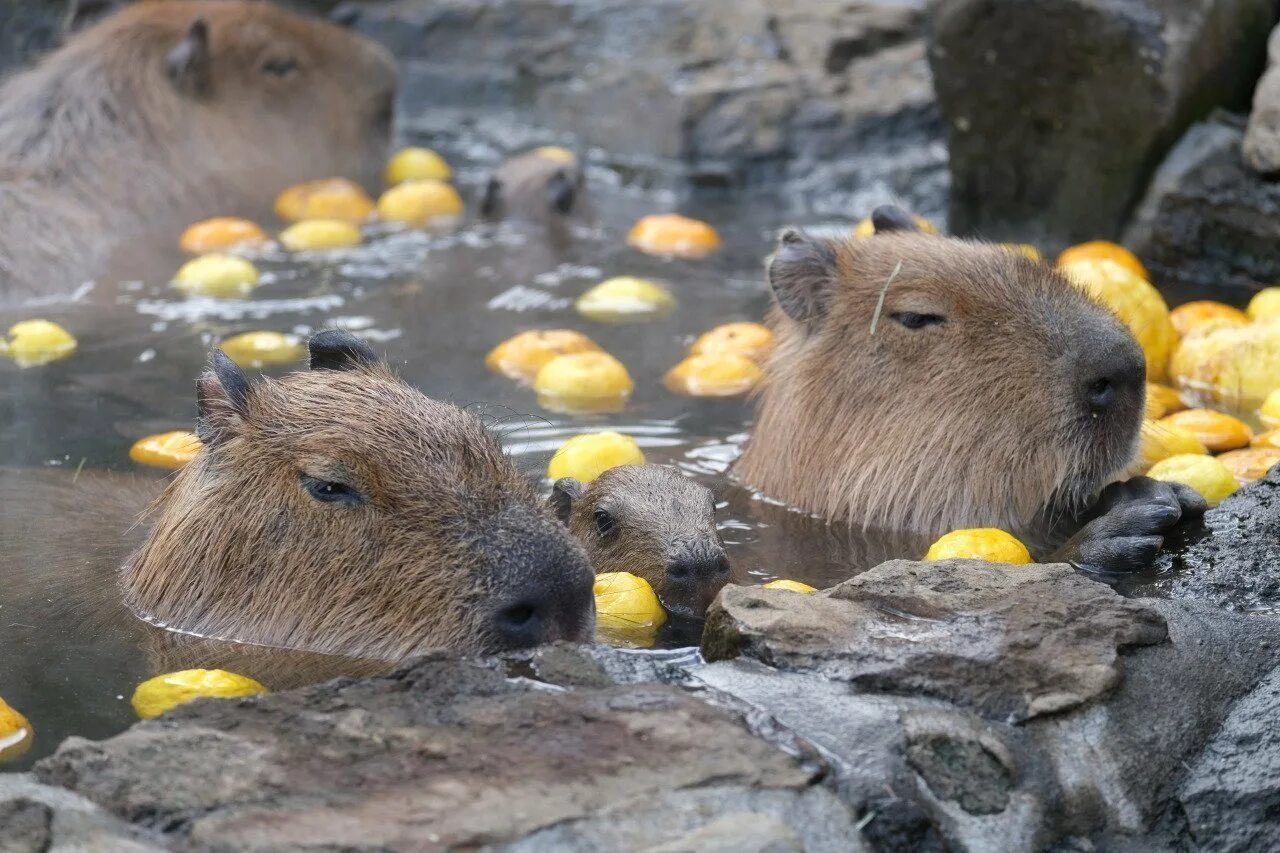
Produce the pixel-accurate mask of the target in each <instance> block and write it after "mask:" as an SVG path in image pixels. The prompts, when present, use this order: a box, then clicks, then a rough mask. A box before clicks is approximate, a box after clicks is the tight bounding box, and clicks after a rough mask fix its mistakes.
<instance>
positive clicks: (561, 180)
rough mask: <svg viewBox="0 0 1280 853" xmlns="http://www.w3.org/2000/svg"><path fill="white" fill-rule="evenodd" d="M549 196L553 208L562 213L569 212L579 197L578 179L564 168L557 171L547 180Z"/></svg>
mask: <svg viewBox="0 0 1280 853" xmlns="http://www.w3.org/2000/svg"><path fill="white" fill-rule="evenodd" d="M547 197H548V200H549V202H550V204H551V209H552V210H554V211H555V212H556V213H559V214H561V215H565V214H568V213H569V211H571V210H573V203H574V202H575V201H576V200H577V198H578V181H577V179H576V178H574V177H573V176H572V175H569V174H566V173H565V171H564V170H563V169H561V170H559V171H557V172H555V173H554V174H553V175H552V176H551V178H550V179H549V180H548V181H547Z"/></svg>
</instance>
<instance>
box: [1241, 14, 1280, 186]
mask: <svg viewBox="0 0 1280 853" xmlns="http://www.w3.org/2000/svg"><path fill="white" fill-rule="evenodd" d="M1242 151H1243V153H1244V161H1245V162H1246V163H1248V164H1249V166H1250V168H1252V169H1253V170H1254V171H1256V172H1261V173H1262V174H1264V175H1275V174H1276V173H1278V172H1280V27H1277V28H1276V29H1274V30H1272V31H1271V38H1270V39H1268V40H1267V71H1266V73H1265V74H1263V75H1262V79H1261V80H1259V81H1258V88H1257V89H1255V90H1254V92H1253V111H1252V112H1251V113H1250V114H1249V126H1248V127H1247V128H1246V130H1245V134H1244V143H1243V145H1242Z"/></svg>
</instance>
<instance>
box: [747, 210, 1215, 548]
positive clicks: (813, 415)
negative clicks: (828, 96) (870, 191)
mask: <svg viewBox="0 0 1280 853" xmlns="http://www.w3.org/2000/svg"><path fill="white" fill-rule="evenodd" d="M873 221H874V222H875V225H876V234H875V235H874V236H872V237H870V238H867V239H862V240H856V239H855V240H830V239H816V238H812V237H809V236H807V235H805V234H804V233H802V232H800V231H797V230H794V229H792V230H788V231H786V232H785V233H784V234H783V236H782V238H781V241H780V243H779V245H778V248H777V251H776V253H775V254H774V255H773V257H772V259H771V260H770V262H769V265H768V278H769V284H770V286H771V288H772V291H773V297H774V303H775V304H774V307H773V309H772V311H771V312H770V315H769V323H770V325H771V327H772V328H773V331H774V334H775V336H776V342H777V344H776V346H775V348H774V350H773V353H772V355H771V356H770V358H769V360H768V363H767V365H766V375H765V380H764V383H763V385H762V388H761V390H760V393H759V406H758V414H757V418H756V423H755V426H754V428H753V430H752V433H751V437H750V439H749V441H748V443H747V446H746V449H745V451H744V453H743V455H742V458H741V459H740V460H739V461H738V463H737V464H736V466H735V468H734V473H735V475H736V476H737V477H738V478H739V479H741V480H743V481H745V482H746V483H747V484H749V485H751V486H754V487H756V488H758V489H760V490H761V491H762V492H764V493H765V494H767V495H770V496H772V497H774V498H778V499H780V500H783V501H785V502H787V503H789V504H791V505H792V506H794V507H797V508H799V509H802V510H805V511H807V512H811V513H814V514H816V515H819V516H822V517H824V518H826V519H828V520H830V521H833V522H838V523H843V524H848V525H851V526H854V527H861V528H864V529H879V530H890V531H892V530H901V531H910V532H912V533H917V534H922V535H925V536H929V537H936V536H939V535H941V534H943V533H945V532H947V531H949V530H953V529H957V528H966V527H988V526H989V527H1002V528H1004V529H1006V530H1009V531H1010V532H1013V533H1015V534H1016V535H1019V536H1021V537H1023V538H1024V539H1026V540H1027V541H1028V542H1029V543H1031V544H1033V545H1035V546H1037V547H1038V548H1039V549H1040V551H1041V553H1042V554H1044V553H1047V552H1050V551H1052V550H1053V548H1054V547H1055V546H1057V545H1059V544H1060V543H1061V542H1062V540H1063V539H1065V538H1066V537H1067V536H1070V535H1071V534H1073V533H1077V535H1076V536H1075V537H1074V538H1073V539H1072V540H1071V543H1070V548H1069V549H1068V550H1067V551H1059V552H1057V553H1055V554H1053V556H1054V557H1055V558H1058V559H1069V560H1072V561H1076V562H1078V563H1080V564H1081V565H1083V566H1085V567H1087V568H1092V569H1097V570H1104V571H1118V570H1126V569H1132V568H1136V567H1138V566H1142V565H1145V564H1146V563H1148V562H1149V561H1150V559H1151V558H1152V557H1153V556H1154V554H1155V552H1156V551H1157V550H1158V548H1159V546H1160V544H1161V534H1162V533H1163V532H1164V531H1165V530H1167V529H1168V528H1169V527H1171V526H1172V525H1173V524H1174V523H1176V522H1177V521H1178V520H1179V518H1180V516H1182V515H1183V514H1184V513H1188V512H1191V513H1194V512H1200V511H1203V508H1204V504H1203V501H1201V500H1200V499H1199V497H1198V496H1196V495H1195V494H1194V493H1192V492H1191V491H1190V490H1189V489H1186V488H1184V487H1178V486H1171V485H1168V484H1164V483H1156V482H1154V481H1152V480H1148V479H1145V478H1135V479H1134V480H1132V481H1130V482H1129V483H1128V484H1127V485H1124V486H1115V487H1112V488H1111V489H1110V491H1109V492H1108V493H1107V495H1106V498H1105V500H1104V501H1102V502H1101V504H1100V506H1101V507H1103V508H1105V509H1106V510H1107V511H1106V512H1105V513H1103V514H1102V516H1101V517H1098V518H1096V519H1094V520H1092V521H1090V518H1091V516H1090V514H1089V509H1090V507H1091V506H1093V505H1094V503H1095V500H1096V499H1097V498H1098V495H1099V492H1100V490H1102V489H1103V487H1104V486H1105V485H1106V484H1107V483H1108V481H1110V480H1112V479H1113V478H1115V477H1116V476H1117V475H1118V474H1119V473H1120V472H1123V471H1124V470H1125V468H1126V467H1127V466H1128V465H1129V464H1130V463H1131V461H1132V460H1133V458H1134V455H1135V453H1136V451H1137V442H1138V428H1139V425H1140V423H1141V419H1142V414H1143V400H1144V395H1145V389H1146V386H1145V362H1144V358H1143V353H1142V350H1141V349H1140V348H1139V346H1138V344H1137V342H1136V341H1135V340H1134V338H1133V336H1132V334H1130V333H1129V331H1128V330H1127V329H1126V328H1125V327H1124V325H1123V324H1122V323H1120V321H1119V320H1118V319H1117V318H1116V317H1115V316H1113V315H1112V314H1111V312H1110V311H1108V310H1107V309H1106V308H1104V307H1102V306H1101V305H1099V304H1098V303H1096V302H1094V301H1093V300H1092V299H1090V298H1089V297H1088V296H1086V295H1085V294H1084V293H1083V292H1082V291H1081V290H1080V289H1078V288H1077V287H1075V286H1074V285H1072V284H1071V283H1070V282H1068V281H1067V280H1066V279H1065V278H1064V277H1063V276H1062V275H1060V274H1059V273H1058V272H1056V271H1055V270H1053V269H1052V268H1050V267H1048V266H1046V265H1044V264H1040V263H1036V262H1034V261H1031V260H1029V259H1028V258H1026V257H1024V256H1022V255H1021V254H1018V253H1016V252H1011V251H1007V250H1005V249H1003V248H1001V247H999V246H995V245H990V244H982V243H975V242H968V241H962V240H956V239H949V238H944V237H936V236H930V235H926V234H922V233H919V232H918V231H917V230H916V226H915V225H914V224H913V223H912V220H911V218H910V217H909V216H907V215H906V214H905V213H903V212H902V211H900V210H898V209H896V208H880V209H878V210H877V211H876V213H875V215H874V216H873ZM1085 522H1088V523H1087V524H1085ZM1082 524H1084V525H1085V526H1084V527H1083V530H1079V528H1080V527H1081V525H1082ZM1077 531H1078V532H1077Z"/></svg>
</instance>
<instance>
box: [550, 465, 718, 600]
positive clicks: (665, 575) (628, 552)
mask: <svg viewBox="0 0 1280 853" xmlns="http://www.w3.org/2000/svg"><path fill="white" fill-rule="evenodd" d="M549 503H550V505H551V506H552V508H553V509H554V510H555V512H556V515H557V516H559V518H560V520H561V521H563V522H564V523H565V524H566V525H567V526H568V527H569V530H570V531H571V532H572V533H573V535H574V536H576V537H577V538H578V541H580V542H581V543H582V544H583V546H584V547H585V548H586V550H587V556H588V557H589V558H590V560H591V566H592V568H593V569H595V571H596V572H597V573H604V572H630V573H632V574H634V575H639V576H640V577H642V578H644V579H645V580H646V581H648V582H649V585H650V586H652V587H653V589H654V592H656V593H657V595H658V600H659V601H661V602H662V604H663V606H664V607H666V608H667V609H668V610H670V611H672V612H674V613H679V614H684V615H690V616H702V614H703V613H705V612H706V609H707V606H708V605H709V604H710V603H711V600H712V599H713V598H715V596H716V593H717V592H719V591H720V588H721V587H723V586H724V585H725V584H726V583H728V581H729V560H728V558H727V557H726V556H725V551H724V543H723V542H722V541H721V540H720V533H719V531H717V530H716V519H715V513H716V503H715V497H714V496H713V495H712V493H711V490H710V489H708V488H706V487H705V486H700V485H698V484H697V483H695V482H693V481H692V480H690V479H688V478H687V477H684V476H682V475H681V474H680V473H679V472H678V471H676V470H674V469H672V468H667V467H665V466H662V465H623V466H619V467H617V468H610V469H609V470H608V471H605V472H604V473H603V474H601V475H600V476H599V477H597V478H596V479H595V480H594V481H592V482H591V483H590V484H589V485H587V486H585V487H584V486H583V485H582V484H581V483H579V482H578V481H577V480H575V479H573V478H572V477H564V478H562V479H560V480H557V481H556V483H555V485H554V486H553V487H552V491H551V498H550V500H549Z"/></svg>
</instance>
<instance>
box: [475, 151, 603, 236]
mask: <svg viewBox="0 0 1280 853" xmlns="http://www.w3.org/2000/svg"><path fill="white" fill-rule="evenodd" d="M585 183H586V173H585V171H584V169H583V165H582V162H581V161H580V160H579V159H578V156H577V155H576V154H574V153H573V152H571V151H568V150H566V149H564V148H557V147H545V148H537V149H534V150H533V151H528V152H526V153H524V154H520V155H517V156H515V157H512V158H511V159H509V160H507V161H506V162H504V163H503V164H502V165H500V166H499V167H498V168H497V169H495V170H494V171H493V174H492V175H490V176H489V180H488V181H487V182H486V184H485V188H484V193H483V194H482V196H481V198H480V213H481V214H482V215H484V216H488V217H492V218H503V217H511V218H515V219H528V220H534V221H539V220H546V219H552V220H554V219H556V218H559V217H563V216H568V215H569V214H570V213H572V212H574V211H578V210H581V209H583V207H584V206H585V200H584V199H583V197H582V196H583V189H584V185H585Z"/></svg>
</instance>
